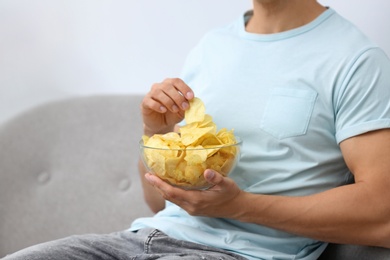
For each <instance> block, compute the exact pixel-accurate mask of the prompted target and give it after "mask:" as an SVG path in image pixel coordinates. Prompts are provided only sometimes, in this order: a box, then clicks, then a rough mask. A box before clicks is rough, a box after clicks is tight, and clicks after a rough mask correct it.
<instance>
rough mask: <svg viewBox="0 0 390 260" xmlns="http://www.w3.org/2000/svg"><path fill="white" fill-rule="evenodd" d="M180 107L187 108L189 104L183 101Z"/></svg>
mask: <svg viewBox="0 0 390 260" xmlns="http://www.w3.org/2000/svg"><path fill="white" fill-rule="evenodd" d="M181 107H182V108H183V109H187V108H188V107H189V105H188V103H187V102H183V103H182V104H181Z"/></svg>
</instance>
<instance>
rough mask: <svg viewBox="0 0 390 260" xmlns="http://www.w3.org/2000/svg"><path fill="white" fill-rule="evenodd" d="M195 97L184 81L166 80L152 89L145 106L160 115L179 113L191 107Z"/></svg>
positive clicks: (176, 79)
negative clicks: (168, 112) (191, 101)
mask: <svg viewBox="0 0 390 260" xmlns="http://www.w3.org/2000/svg"><path fill="white" fill-rule="evenodd" d="M193 97H194V94H193V91H192V90H191V88H190V87H189V86H187V84H185V83H184V81H182V80H181V79H178V78H173V79H166V80H164V81H163V82H161V83H156V84H154V85H153V86H152V87H151V90H150V91H149V93H148V94H147V95H146V97H145V99H144V102H143V106H144V108H148V109H151V110H153V111H155V112H159V113H165V112H167V111H170V112H172V113H178V112H179V111H184V110H186V109H187V108H188V107H189V103H188V101H189V100H191V99H192V98H193Z"/></svg>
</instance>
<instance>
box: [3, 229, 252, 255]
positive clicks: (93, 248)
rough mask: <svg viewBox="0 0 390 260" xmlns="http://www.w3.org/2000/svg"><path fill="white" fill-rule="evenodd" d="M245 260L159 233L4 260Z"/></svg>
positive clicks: (65, 244) (81, 240)
mask: <svg viewBox="0 0 390 260" xmlns="http://www.w3.org/2000/svg"><path fill="white" fill-rule="evenodd" d="M179 258H180V259H187V260H195V259H210V260H213V259H218V260H221V259H226V260H228V259H229V260H230V259H231V260H235V259H244V258H240V257H239V256H237V255H234V254H232V253H230V252H227V251H223V250H220V249H216V248H211V247H207V246H204V245H199V244H195V243H191V242H187V241H181V240H176V239H173V238H170V237H168V236H166V235H165V234H164V233H162V232H160V231H158V230H155V229H142V230H139V231H138V232H131V231H121V232H115V233H111V234H86V235H75V236H70V237H66V238H63V239H59V240H54V241H50V242H47V243H42V244H39V245H36V246H32V247H29V248H26V249H24V250H21V251H19V252H16V253H14V254H12V255H9V256H7V257H5V258H4V260H19V259H23V260H35V259H40V260H46V259H64V260H65V259H77V260H78V259H80V260H81V259H83V260H85V259H86V260H88V259H91V260H92V259H93V260H95V259H96V260H97V259H99V260H108V259H121V260H122V259H123V260H127V259H137V260H146V259H148V260H151V259H179Z"/></svg>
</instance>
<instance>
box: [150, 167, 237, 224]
mask: <svg viewBox="0 0 390 260" xmlns="http://www.w3.org/2000/svg"><path fill="white" fill-rule="evenodd" d="M145 177H146V179H147V180H148V181H149V183H150V184H152V185H153V186H154V187H155V188H156V189H157V190H158V191H159V193H160V194H161V195H162V197H163V198H164V199H166V200H168V201H170V202H172V203H174V204H176V205H178V206H179V207H181V208H182V209H184V210H185V211H187V212H188V213H189V214H190V215H194V216H207V217H216V218H218V217H224V218H235V217H236V216H237V215H238V208H239V207H237V206H236V205H240V203H239V201H240V199H241V197H242V195H243V193H244V192H243V191H242V190H240V188H239V187H238V186H237V185H236V183H235V182H234V181H233V180H232V179H230V178H227V177H223V176H222V175H221V174H219V173H218V172H216V171H213V170H210V169H208V170H206V171H205V172H204V177H205V179H206V180H207V181H208V182H209V183H210V184H212V185H213V187H212V188H210V189H208V190H183V189H181V188H177V187H173V186H171V185H169V184H168V183H166V182H164V181H163V180H161V179H160V178H158V177H157V176H155V175H152V174H149V173H147V174H146V175H145Z"/></svg>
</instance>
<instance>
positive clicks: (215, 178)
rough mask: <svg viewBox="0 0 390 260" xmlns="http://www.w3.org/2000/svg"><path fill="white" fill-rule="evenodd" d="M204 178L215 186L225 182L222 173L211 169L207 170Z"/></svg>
mask: <svg viewBox="0 0 390 260" xmlns="http://www.w3.org/2000/svg"><path fill="white" fill-rule="evenodd" d="M204 178H205V179H206V181H207V182H208V183H211V184H213V185H218V184H221V183H222V182H223V176H222V175H221V174H220V173H218V172H216V171H214V170H211V169H207V170H205V172H204Z"/></svg>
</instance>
